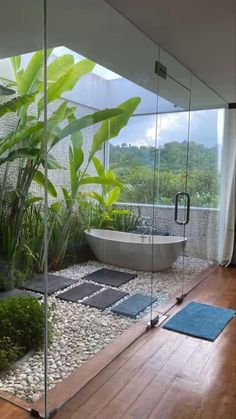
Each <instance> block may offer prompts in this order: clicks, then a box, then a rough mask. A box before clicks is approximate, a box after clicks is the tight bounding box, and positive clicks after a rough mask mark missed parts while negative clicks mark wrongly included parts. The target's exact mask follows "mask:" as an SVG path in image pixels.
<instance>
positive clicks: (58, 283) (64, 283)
mask: <svg viewBox="0 0 236 419" xmlns="http://www.w3.org/2000/svg"><path fill="white" fill-rule="evenodd" d="M75 282H77V281H76V280H75V279H71V278H65V277H64V276H59V275H51V274H49V275H48V294H49V295H50V294H53V293H54V292H56V291H59V290H61V289H63V288H66V287H69V286H70V285H71V284H74V283H75ZM21 288H24V289H27V290H30V291H35V292H40V293H41V294H43V293H44V275H43V274H42V275H38V276H36V277H35V278H33V279H29V280H28V281H26V282H24V284H23V285H22V287H21Z"/></svg>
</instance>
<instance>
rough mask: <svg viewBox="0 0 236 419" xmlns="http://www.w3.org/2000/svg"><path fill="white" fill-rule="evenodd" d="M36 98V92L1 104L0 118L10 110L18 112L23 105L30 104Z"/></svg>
mask: <svg viewBox="0 0 236 419" xmlns="http://www.w3.org/2000/svg"><path fill="white" fill-rule="evenodd" d="M34 100H35V94H31V95H28V94H26V95H23V96H19V97H16V98H14V99H12V100H9V101H7V102H5V103H3V104H2V105H0V118H1V117H2V116H3V115H5V114H6V113H8V112H16V111H17V110H18V109H19V108H21V107H22V106H25V105H30V104H31V103H33V102H34Z"/></svg>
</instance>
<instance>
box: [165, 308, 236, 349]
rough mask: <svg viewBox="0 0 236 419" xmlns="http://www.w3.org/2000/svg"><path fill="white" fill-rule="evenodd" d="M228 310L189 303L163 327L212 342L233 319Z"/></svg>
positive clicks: (231, 313) (233, 312) (232, 314)
mask: <svg viewBox="0 0 236 419" xmlns="http://www.w3.org/2000/svg"><path fill="white" fill-rule="evenodd" d="M234 315H235V311H234V310H231V309H230V308H222V307H214V306H210V305H208V304H201V303H195V302H192V303H189V304H188V305H187V306H186V307H184V308H183V309H182V310H181V311H179V312H178V313H177V314H175V315H174V316H173V317H172V318H171V319H170V320H168V322H166V323H165V324H164V326H163V328H164V329H167V330H172V331H174V332H178V333H183V334H185V335H189V336H194V337H196V338H199V339H205V340H209V341H211V342H213V341H214V340H215V339H216V338H217V337H218V336H219V334H220V333H221V332H222V331H223V330H224V328H225V326H226V325H227V323H228V322H229V321H230V320H231V319H232V318H233V317H234Z"/></svg>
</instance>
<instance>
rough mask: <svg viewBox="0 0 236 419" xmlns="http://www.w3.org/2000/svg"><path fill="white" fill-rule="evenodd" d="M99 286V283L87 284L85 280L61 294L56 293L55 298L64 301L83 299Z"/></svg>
mask: <svg viewBox="0 0 236 419" xmlns="http://www.w3.org/2000/svg"><path fill="white" fill-rule="evenodd" d="M101 288H102V287H101V286H100V285H95V284H89V283H87V282H85V283H84V284H80V285H78V286H77V287H74V288H71V289H70V290H68V291H66V292H63V293H62V294H59V295H57V298H60V299H61V300H65V301H72V302H76V301H78V300H83V298H85V297H89V296H90V295H91V294H93V293H94V292H96V291H98V290H100V289H101Z"/></svg>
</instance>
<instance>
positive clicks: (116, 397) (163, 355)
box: [56, 268, 236, 419]
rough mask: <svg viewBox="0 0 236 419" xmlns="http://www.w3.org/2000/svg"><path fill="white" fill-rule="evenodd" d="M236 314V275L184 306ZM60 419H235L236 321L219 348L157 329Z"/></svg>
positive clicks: (223, 274) (199, 291)
mask: <svg viewBox="0 0 236 419" xmlns="http://www.w3.org/2000/svg"><path fill="white" fill-rule="evenodd" d="M193 300H194V301H199V302H204V303H208V304H213V305H217V306H222V307H231V308H234V309H236V269H235V268H227V269H220V268H219V269H218V270H217V271H216V272H215V273H214V274H211V275H210V276H209V277H208V278H207V279H206V280H205V281H203V282H202V283H201V284H200V285H199V286H198V287H196V288H195V289H194V290H193V291H192V292H191V293H190V294H189V295H188V297H187V298H186V300H185V302H184V303H183V304H182V305H181V306H177V307H174V308H173V309H172V310H171V312H170V313H168V314H173V313H175V312H176V311H178V310H180V309H181V308H182V307H183V306H184V305H185V304H187V303H189V302H190V301H193ZM56 417H57V418H58V419H88V418H97V419H110V418H112V419H119V418H124V419H131V418H134V419H146V418H150V419H190V418H191V419H221V418H222V419H235V417H236V318H235V319H233V320H232V321H231V322H230V323H229V324H228V325H227V327H226V328H225V330H224V331H223V332H222V333H221V335H220V336H219V337H218V339H217V340H216V341H215V342H207V341H203V340H200V339H196V338H191V337H189V336H185V335H180V334H177V333H174V332H170V331H167V330H164V329H162V328H156V329H153V330H151V331H149V332H148V333H146V334H144V335H142V336H141V337H140V338H139V339H138V340H137V341H136V342H135V343H134V344H132V345H131V346H130V347H129V348H127V349H126V350H125V351H124V352H123V353H122V354H121V355H119V356H118V357H117V358H116V359H115V360H114V361H113V362H112V363H111V364H109V365H108V366H107V367H106V368H105V369H104V370H103V371H102V372H101V373H99V374H98V375H97V376H96V377H95V378H94V379H93V380H92V381H91V382H90V383H88V384H87V385H86V386H85V387H84V388H83V389H82V390H81V391H80V392H79V393H78V395H76V396H75V397H74V398H73V399H72V400H70V401H69V402H68V403H67V404H66V405H65V406H64V407H63V408H62V409H61V411H60V412H58V414H57V415H56Z"/></svg>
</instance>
